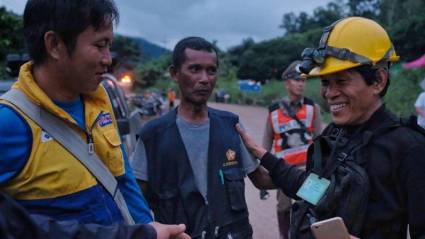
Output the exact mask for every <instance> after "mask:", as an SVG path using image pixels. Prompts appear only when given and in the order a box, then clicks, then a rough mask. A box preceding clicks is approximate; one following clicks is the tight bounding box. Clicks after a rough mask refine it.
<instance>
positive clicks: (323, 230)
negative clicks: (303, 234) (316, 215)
mask: <svg viewBox="0 0 425 239" xmlns="http://www.w3.org/2000/svg"><path fill="white" fill-rule="evenodd" d="M310 228H311V231H312V232H313V235H314V237H315V238H316V239H350V238H351V237H350V233H348V230H347V227H345V224H344V221H343V220H342V218H340V217H333V218H329V219H326V220H323V221H318V222H315V223H313V224H311V226H310Z"/></svg>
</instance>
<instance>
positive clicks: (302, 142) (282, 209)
mask: <svg viewBox="0 0 425 239" xmlns="http://www.w3.org/2000/svg"><path fill="white" fill-rule="evenodd" d="M300 63H301V61H294V62H292V63H291V64H290V65H289V66H288V67H287V68H286V69H285V71H284V72H283V73H282V80H283V82H284V84H285V88H286V91H287V94H288V95H287V96H286V97H283V98H282V99H280V100H279V101H277V102H275V103H273V104H272V105H271V106H269V115H268V117H267V122H266V130H265V133H264V137H263V146H264V148H265V149H267V150H268V151H271V152H272V153H273V154H275V155H276V156H277V157H278V158H282V159H284V160H285V161H286V162H287V163H289V164H291V165H297V166H299V167H301V168H304V166H305V162H306V158H307V148H308V146H309V145H310V144H311V143H312V142H313V141H312V140H313V137H315V136H318V135H319V134H320V132H321V120H320V107H319V105H318V104H315V103H314V102H313V101H312V100H311V99H309V98H307V97H304V88H305V80H306V78H305V77H304V76H302V74H301V72H300V71H299V65H300ZM277 201H278V202H277V219H278V224H279V233H280V238H282V239H287V238H288V237H289V234H288V233H289V225H290V210H291V206H292V203H291V199H290V198H289V197H287V196H286V195H285V194H284V193H282V191H281V190H278V191H277Z"/></svg>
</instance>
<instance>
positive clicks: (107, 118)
mask: <svg viewBox="0 0 425 239" xmlns="http://www.w3.org/2000/svg"><path fill="white" fill-rule="evenodd" d="M98 122H99V126H100V127H104V126H106V125H110V124H112V117H111V114H110V113H109V112H106V113H103V114H101V115H100V116H99V121H98Z"/></svg>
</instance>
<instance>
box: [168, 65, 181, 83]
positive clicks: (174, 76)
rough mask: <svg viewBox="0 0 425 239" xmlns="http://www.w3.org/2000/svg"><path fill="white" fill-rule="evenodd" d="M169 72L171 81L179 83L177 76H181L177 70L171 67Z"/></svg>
mask: <svg viewBox="0 0 425 239" xmlns="http://www.w3.org/2000/svg"><path fill="white" fill-rule="evenodd" d="M168 72H169V73H170V76H171V79H172V80H173V81H174V82H176V83H177V75H178V74H179V72H178V70H177V68H176V67H175V66H174V65H171V66H169V67H168Z"/></svg>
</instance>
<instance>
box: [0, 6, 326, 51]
mask: <svg viewBox="0 0 425 239" xmlns="http://www.w3.org/2000/svg"><path fill="white" fill-rule="evenodd" d="M25 2H26V1H24V0H0V5H5V6H6V7H7V8H9V9H12V10H13V11H15V12H17V13H19V14H22V12H23V8H24V5H25ZM328 2H329V0H303V1H299V0H248V1H247V0H155V1H152V0H116V4H117V7H118V9H119V11H120V14H121V19H120V24H119V25H118V28H117V32H118V33H120V34H124V35H129V36H138V37H143V38H145V39H147V40H149V41H151V42H154V43H156V44H158V45H161V46H165V47H167V48H169V49H172V48H173V47H174V45H175V43H176V42H177V41H178V40H180V39H181V38H183V37H186V36H190V35H196V36H201V37H204V38H206V39H208V40H211V41H212V40H216V41H217V44H218V46H219V47H220V48H222V49H227V48H229V47H231V46H235V45H237V44H239V43H241V42H242V40H243V39H246V38H252V39H254V40H255V41H261V40H266V39H270V38H274V37H277V36H280V35H282V34H283V31H282V29H279V25H280V23H281V21H282V16H283V14H284V13H288V12H295V13H298V12H300V11H306V12H312V10H313V9H314V8H316V7H318V6H324V5H325V4H327V3H328Z"/></svg>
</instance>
